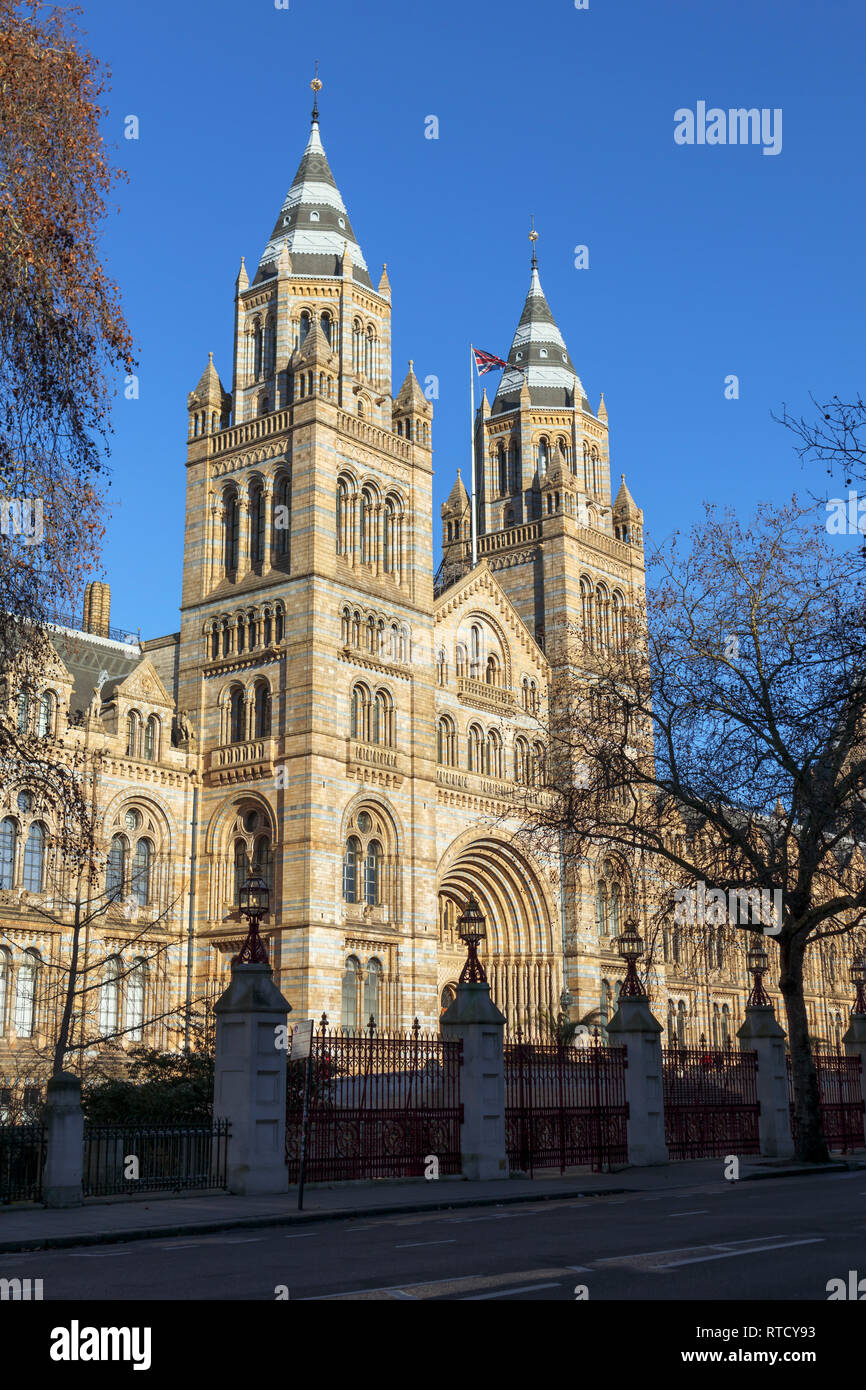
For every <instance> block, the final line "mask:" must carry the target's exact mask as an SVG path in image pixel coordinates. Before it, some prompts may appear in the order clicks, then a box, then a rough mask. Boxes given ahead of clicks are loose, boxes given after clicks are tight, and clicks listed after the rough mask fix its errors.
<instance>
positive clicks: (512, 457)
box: [508, 439, 521, 493]
mask: <svg viewBox="0 0 866 1390" xmlns="http://www.w3.org/2000/svg"><path fill="white" fill-rule="evenodd" d="M508 466H509V470H510V472H511V491H512V493H514V492H520V490H521V489H520V483H521V478H520V446H519V444H518V443H517V441H516V440H514V439H512V441H511V444H510V446H509V449H508Z"/></svg>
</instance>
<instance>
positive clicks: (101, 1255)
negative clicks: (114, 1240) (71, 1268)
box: [70, 1250, 132, 1260]
mask: <svg viewBox="0 0 866 1390" xmlns="http://www.w3.org/2000/svg"><path fill="white" fill-rule="evenodd" d="M131 1254H132V1251H131V1250H80V1251H77V1250H74V1251H72V1252H71V1254H70V1258H71V1259H73V1260H107V1259H109V1258H110V1257H111V1256H112V1255H115V1256H116V1255H131Z"/></svg>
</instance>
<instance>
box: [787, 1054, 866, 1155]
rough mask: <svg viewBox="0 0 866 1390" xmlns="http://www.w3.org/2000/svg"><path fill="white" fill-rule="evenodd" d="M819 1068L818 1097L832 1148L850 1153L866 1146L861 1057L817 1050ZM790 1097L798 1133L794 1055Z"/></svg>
mask: <svg viewBox="0 0 866 1390" xmlns="http://www.w3.org/2000/svg"><path fill="white" fill-rule="evenodd" d="M814 1061H815V1070H816V1071H817V1073H818V1097H819V1103H820V1106H821V1124H822V1125H823V1128H824V1138H825V1139H826V1140H827V1145H828V1147H829V1148H831V1149H836V1150H841V1152H842V1153H849V1152H850V1151H851V1150H853V1149H862V1148H863V1146H864V1142H866V1141H864V1131H863V1110H864V1103H863V1092H862V1090H861V1087H860V1068H861V1061H860V1058H859V1057H849V1056H848V1055H847V1054H846V1053H844V1052H816V1053H815V1054H814ZM788 1098H789V1100H790V1103H791V1131H792V1133H793V1134H794V1135H795V1137H796V1130H797V1122H796V1118H795V1116H794V1082H793V1078H792V1076H791V1058H790V1057H789V1058H788Z"/></svg>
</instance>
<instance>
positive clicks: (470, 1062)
mask: <svg viewBox="0 0 866 1390" xmlns="http://www.w3.org/2000/svg"><path fill="white" fill-rule="evenodd" d="M439 1026H440V1029H441V1031H442V1036H443V1038H462V1039H463V1066H462V1067H461V1068H460V1099H461V1101H462V1103H463V1124H462V1125H461V1127H460V1158H461V1167H462V1171H463V1176H464V1178H469V1179H470V1181H472V1182H488V1181H490V1180H491V1179H493V1178H507V1177H508V1159H507V1157H506V1154H505V1058H504V1051H503V1036H504V1032H505V1019H504V1017H503V1015H502V1014H501V1013H500V1012H499V1010H498V1009H497V1007H496V1005H495V1004H494V1003H493V1000H492V999H491V998H490V986H489V984H486V983H484V984H463V985H458V986H457V997H456V998H455V999H454V1000H453V1002H452V1003H451V1004H449V1006H448V1008H447V1009H446V1010H445V1013H444V1014H443V1015H442V1017H441V1019H440V1020H439Z"/></svg>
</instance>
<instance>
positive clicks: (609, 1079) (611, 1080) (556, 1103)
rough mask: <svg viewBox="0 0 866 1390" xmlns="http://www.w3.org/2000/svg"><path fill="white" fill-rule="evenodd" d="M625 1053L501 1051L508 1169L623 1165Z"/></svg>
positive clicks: (543, 1045)
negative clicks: (502, 1053)
mask: <svg viewBox="0 0 866 1390" xmlns="http://www.w3.org/2000/svg"><path fill="white" fill-rule="evenodd" d="M625 1067H626V1054H625V1048H624V1047H605V1046H603V1045H602V1043H601V1041H600V1040H599V1039H598V1038H597V1037H596V1039H595V1040H594V1041H593V1042H592V1043H590V1044H589V1045H588V1046H577V1045H575V1044H573V1043H572V1044H560V1043H556V1042H550V1041H540V1040H539V1041H532V1040H529V1039H527V1038H523V1037H521V1036H520V1034H519V1033H518V1037H517V1041H515V1042H506V1044H505V1147H506V1150H507V1153H508V1161H509V1164H510V1166H511V1168H512V1169H520V1170H522V1171H524V1172H529V1173H532V1172H533V1171H534V1169H536V1168H559V1170H560V1171H561V1172H564V1171H565V1169H566V1168H570V1167H573V1166H579V1165H590V1166H591V1167H592V1168H593V1169H594V1170H595V1171H596V1172H601V1171H602V1170H604V1169H609V1168H611V1167H616V1166H619V1165H622V1164H625V1163H627V1162H628V1140H627V1134H626V1120H627V1118H628V1106H627V1104H626V1099H625Z"/></svg>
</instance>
